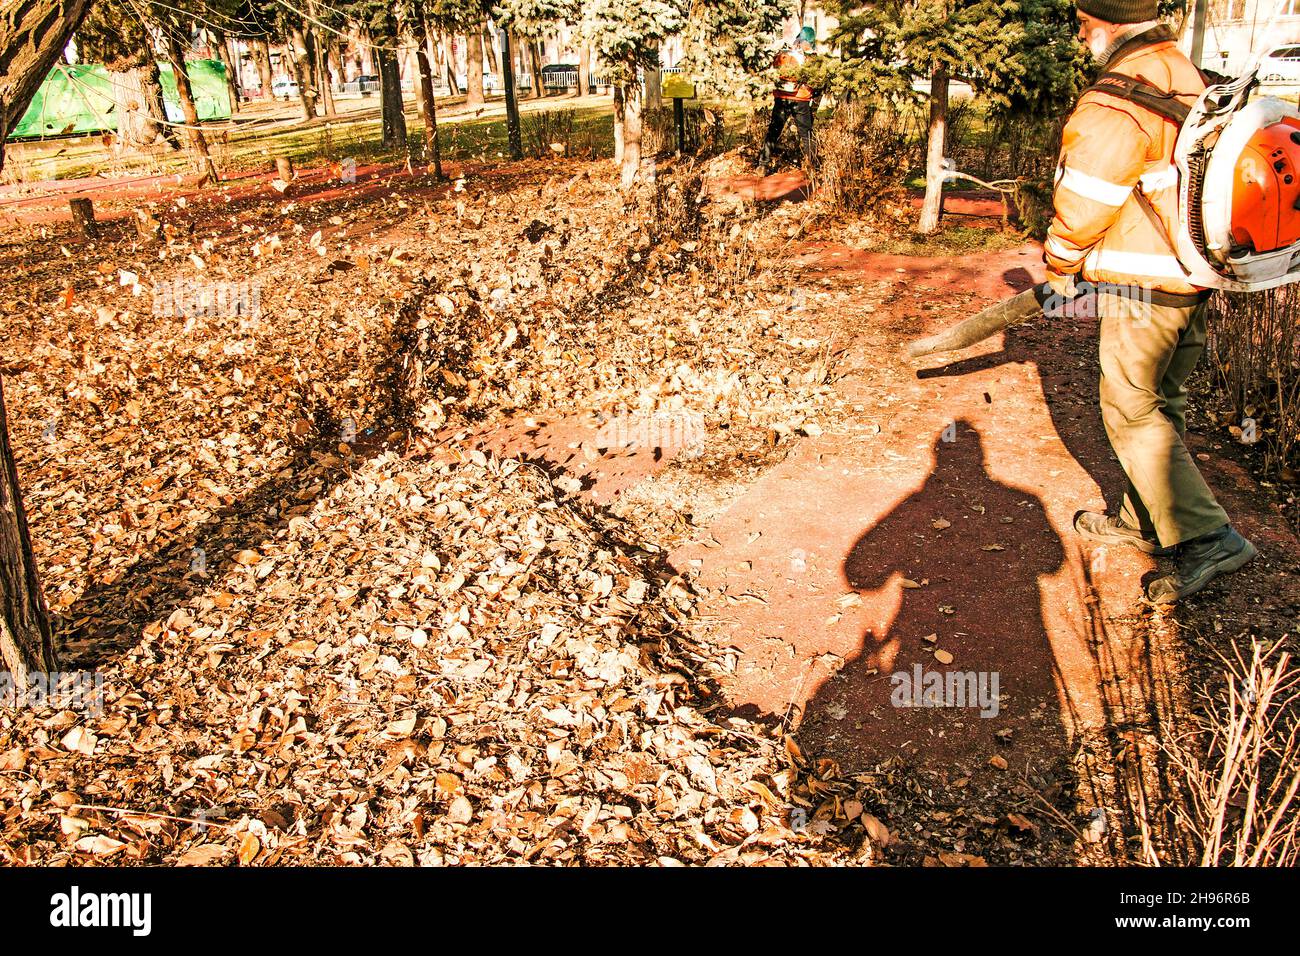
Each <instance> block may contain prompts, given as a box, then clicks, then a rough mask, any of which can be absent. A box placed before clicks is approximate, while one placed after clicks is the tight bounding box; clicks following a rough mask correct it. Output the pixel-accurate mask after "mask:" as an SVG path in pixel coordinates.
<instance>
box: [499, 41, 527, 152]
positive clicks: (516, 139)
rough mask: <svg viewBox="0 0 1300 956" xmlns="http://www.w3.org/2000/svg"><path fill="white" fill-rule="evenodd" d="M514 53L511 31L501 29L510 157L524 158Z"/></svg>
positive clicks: (507, 137)
mask: <svg viewBox="0 0 1300 956" xmlns="http://www.w3.org/2000/svg"><path fill="white" fill-rule="evenodd" d="M514 60H515V58H514V54H513V53H511V52H510V31H509V30H502V31H501V65H502V66H504V67H505V70H504V72H503V74H502V75H503V76H504V78H505V86H506V139H507V140H508V141H509V143H510V158H511V159H516V160H517V159H523V158H524V144H523V135H522V133H523V131H522V129H521V127H520V123H519V98H518V97H517V96H516V95H515V63H514Z"/></svg>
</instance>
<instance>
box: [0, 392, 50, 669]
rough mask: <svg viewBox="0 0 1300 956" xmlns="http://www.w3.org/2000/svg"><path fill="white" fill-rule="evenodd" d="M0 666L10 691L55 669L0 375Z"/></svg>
mask: <svg viewBox="0 0 1300 956" xmlns="http://www.w3.org/2000/svg"><path fill="white" fill-rule="evenodd" d="M0 664H3V665H4V667H5V669H6V670H8V671H9V675H10V678H11V680H12V681H13V686H14V687H15V688H21V689H23V690H26V689H27V686H28V678H29V676H30V675H31V673H32V672H33V671H36V672H41V671H43V672H45V673H50V672H53V671H55V670H57V669H58V663H57V662H56V660H55V657H54V635H53V632H52V631H51V630H50V617H49V614H48V612H47V611H46V609H45V601H44V599H43V598H42V597H41V585H40V576H39V575H38V573H37V569H36V558H35V556H34V555H33V553H32V543H31V535H30V534H29V533H28V530H27V512H26V510H25V509H24V508H23V499H22V495H21V494H20V492H19V489H18V469H17V467H16V466H15V464H14V455H13V449H12V448H10V447H9V421H8V419H7V417H6V416H5V404H4V382H3V376H0Z"/></svg>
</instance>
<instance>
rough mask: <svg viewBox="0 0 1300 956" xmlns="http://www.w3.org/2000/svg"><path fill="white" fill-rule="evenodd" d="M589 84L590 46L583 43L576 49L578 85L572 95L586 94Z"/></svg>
mask: <svg viewBox="0 0 1300 956" xmlns="http://www.w3.org/2000/svg"><path fill="white" fill-rule="evenodd" d="M590 85H591V47H589V46H587V44H585V43H584V44H583V45H582V46H581V47H580V48H579V49H578V86H577V89H575V90H574V91H573V95H574V96H586V95H587V89H588V88H589V87H590Z"/></svg>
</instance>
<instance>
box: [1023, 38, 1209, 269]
mask: <svg viewBox="0 0 1300 956" xmlns="http://www.w3.org/2000/svg"><path fill="white" fill-rule="evenodd" d="M1150 41H1155V42H1150ZM1106 70H1107V72H1111V73H1121V74H1124V75H1126V76H1131V77H1134V78H1136V79H1139V80H1141V81H1142V82H1144V83H1148V84H1150V85H1152V86H1154V87H1156V88H1157V89H1159V90H1162V91H1166V92H1173V93H1175V94H1176V95H1177V97H1178V99H1179V100H1181V101H1182V102H1185V103H1189V104H1190V103H1192V102H1194V101H1195V99H1196V97H1197V95H1199V94H1200V92H1201V91H1202V90H1204V89H1205V82H1204V81H1203V80H1202V78H1201V73H1200V71H1199V70H1197V68H1196V67H1195V66H1194V65H1193V64H1192V62H1191V61H1190V60H1189V59H1187V57H1185V56H1183V54H1182V53H1180V52H1179V51H1178V48H1177V43H1176V41H1175V39H1174V34H1173V31H1171V30H1170V29H1169V27H1167V26H1165V25H1163V24H1162V25H1159V26H1156V27H1152V28H1150V29H1148V30H1147V31H1145V32H1143V33H1139V34H1137V35H1136V36H1134V37H1132V38H1130V39H1129V40H1127V41H1126V42H1125V44H1124V45H1122V46H1121V47H1120V48H1119V49H1118V50H1116V51H1115V54H1114V55H1113V56H1112V57H1111V59H1110V61H1109V62H1108V63H1107V64H1106ZM1177 138H1178V127H1177V126H1176V125H1175V124H1174V123H1173V122H1171V121H1170V120H1167V119H1164V118H1163V117H1160V116H1157V115H1156V114H1155V113H1153V112H1151V111H1150V110H1147V109H1144V108H1143V107H1141V106H1139V105H1137V104H1136V103H1133V102H1130V101H1127V100H1124V99H1120V98H1119V97H1117V96H1111V95H1109V94H1107V93H1104V92H1101V91H1099V90H1090V91H1088V92H1087V93H1085V94H1084V95H1083V96H1082V97H1080V99H1079V103H1078V105H1077V106H1076V107H1075V110H1074V112H1073V113H1072V114H1070V118H1069V120H1068V121H1067V123H1066V125H1065V132H1064V135H1063V137H1062V142H1061V159H1060V163H1059V164H1058V166H1057V170H1056V190H1055V194H1054V199H1053V202H1054V205H1055V207H1056V214H1055V216H1054V218H1053V219H1052V225H1051V228H1050V229H1048V232H1047V240H1046V242H1045V243H1044V259H1045V260H1046V262H1047V265H1048V267H1049V268H1050V269H1052V270H1054V271H1056V272H1059V273H1061V274H1062V275H1077V276H1079V277H1081V278H1082V279H1084V280H1086V281H1088V282H1103V283H1116V284H1119V285H1136V286H1140V287H1142V288H1146V289H1155V290H1158V291H1161V292H1170V293H1175V294H1182V295H1186V294H1190V293H1194V292H1197V291H1198V290H1199V289H1198V287H1197V286H1194V285H1191V284H1189V283H1188V282H1187V280H1186V278H1185V273H1184V271H1183V268H1182V266H1180V265H1179V263H1178V259H1177V258H1176V257H1175V255H1174V252H1173V248H1172V247H1171V245H1170V239H1169V237H1170V236H1171V235H1173V234H1174V230H1175V228H1176V222H1177V216H1178V189H1177V185H1178V176H1177V172H1176V170H1175V168H1174V166H1173V155H1174V143H1175V141H1176V140H1177ZM1138 190H1140V191H1141V194H1142V196H1144V197H1145V198H1146V200H1147V202H1146V203H1145V204H1144V203H1143V202H1142V201H1140V200H1139V199H1138V197H1137V195H1136V191H1138ZM1144 207H1145V208H1144ZM1153 213H1154V215H1153Z"/></svg>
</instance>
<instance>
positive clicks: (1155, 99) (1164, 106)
mask: <svg viewBox="0 0 1300 956" xmlns="http://www.w3.org/2000/svg"><path fill="white" fill-rule="evenodd" d="M1084 92H1087V93H1105V94H1106V95H1107V96H1114V97H1117V98H1118V99H1121V100H1128V101H1129V102H1130V103H1136V104H1137V105H1138V106H1141V107H1142V108H1143V109H1147V110H1150V111H1151V112H1152V113H1155V114H1156V115H1157V116H1163V117H1164V118H1165V119H1167V120H1169V121H1170V122H1171V123H1173V124H1174V125H1175V126H1182V125H1183V122H1184V121H1185V120H1186V119H1187V114H1188V113H1190V112H1191V107H1190V106H1188V105H1187V104H1186V103H1183V102H1181V101H1180V100H1179V99H1178V94H1177V93H1171V92H1166V91H1164V90H1160V89H1157V88H1156V87H1154V86H1152V85H1151V84H1150V83H1144V82H1142V81H1141V80H1139V79H1136V78H1134V77H1131V76H1126V75H1125V74H1123V73H1103V74H1102V75H1101V76H1099V77H1097V82H1095V83H1093V84H1092V86H1090V87H1088V89H1087V90H1085V91H1084Z"/></svg>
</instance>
